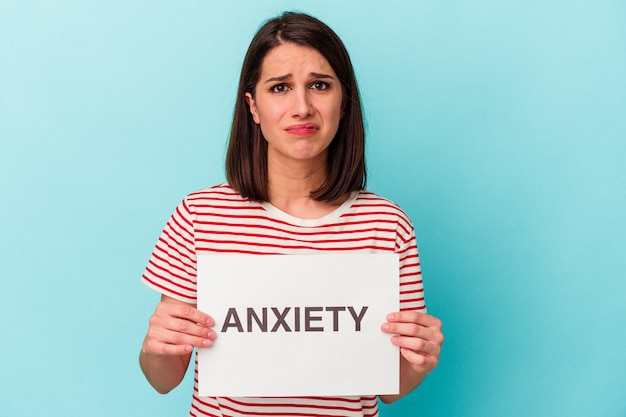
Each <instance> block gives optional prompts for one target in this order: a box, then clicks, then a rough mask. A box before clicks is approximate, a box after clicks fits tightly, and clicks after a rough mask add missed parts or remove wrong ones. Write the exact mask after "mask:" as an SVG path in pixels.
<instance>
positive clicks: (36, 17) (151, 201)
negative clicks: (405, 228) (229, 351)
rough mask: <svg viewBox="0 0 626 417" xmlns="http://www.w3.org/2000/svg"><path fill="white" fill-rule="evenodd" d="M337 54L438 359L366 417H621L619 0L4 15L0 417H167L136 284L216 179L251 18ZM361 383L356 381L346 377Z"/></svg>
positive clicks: (625, 138)
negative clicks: (195, 196) (359, 98)
mask: <svg viewBox="0 0 626 417" xmlns="http://www.w3.org/2000/svg"><path fill="white" fill-rule="evenodd" d="M288 9H289V10H294V9H295V10H300V11H305V12H308V13H311V14H313V15H315V16H317V17H319V18H320V19H322V20H324V21H325V22H327V23H328V24H329V25H330V26H331V27H333V28H334V29H335V30H336V31H337V32H338V34H339V35H340V36H341V37H342V38H343V40H344V41H345V43H346V45H347V47H348V49H349V51H350V53H351V56H352V59H353V63H354V65H355V68H356V71H357V77H358V81H359V83H360V87H361V90H362V95H363V102H364V107H365V113H366V118H367V127H368V130H367V131H368V150H367V158H368V164H369V174H370V175H369V184H368V185H369V188H370V189H371V190H372V191H375V192H377V193H379V194H382V195H384V196H386V197H388V198H391V199H392V200H395V201H396V202H397V203H399V204H400V205H401V206H402V207H403V208H404V209H405V210H406V211H407V212H408V213H409V215H410V216H411V217H412V219H413V222H414V224H415V229H416V232H417V237H418V245H419V247H420V251H421V257H422V265H423V271H424V278H425V285H426V292H427V302H428V305H429V310H430V312H431V313H433V314H435V315H437V316H438V317H440V318H441V319H442V320H443V322H444V329H445V334H446V337H447V339H446V342H445V344H444V350H443V353H442V356H441V363H440V366H439V367H438V368H437V369H436V370H435V371H434V373H433V374H432V375H431V376H430V377H429V378H428V379H427V381H426V382H425V383H424V384H423V385H422V387H420V388H419V389H418V390H417V391H416V392H414V393H413V394H411V395H410V396H409V397H407V398H405V399H404V400H402V401H401V402H399V403H397V404H394V405H392V406H386V407H383V408H382V415H383V416H444V417H447V416H459V417H461V416H462V417H485V416H489V417H490V416H510V417H528V416H533V417H541V416H550V417H554V416H557V417H560V416H567V417H586V416H605V417H623V416H626V395H625V394H624V393H625V392H626V355H624V345H625V344H626V307H625V305H624V296H625V295H626V279H625V271H626V261H625V260H626V254H625V252H626V220H625V217H626V191H625V190H626V168H625V167H626V81H625V80H626V5H625V3H624V2H622V1H618V0H614V1H610V0H596V1H576V0H574V1H565V0H562V1H551V0H544V1H534V0H531V1H506V2H505V1H499V0H483V1H471V2H470V1H445V0H443V1H426V0H418V1H405V2H400V1H393V0H388V1H384V2H376V1H372V2H367V3H366V2H363V1H357V0H351V1H341V2H339V1H330V0H327V1H315V2H312V1H311V2H305V1H274V2H268V1H266V2H262V1H253V0H246V1H243V0H241V1H231V2H213V1H209V0H183V1H171V2H164V1H156V2H155V1H146V0H139V1H132V2H128V1H119V0H111V1H82V0H81V1H79V0H58V1H30V0H20V1H18V0H1V1H0V139H1V142H0V187H1V188H0V191H1V192H0V198H1V201H2V204H1V205H0V257H1V258H0V279H1V281H0V282H1V284H2V286H1V288H2V293H1V294H2V296H1V297H2V301H1V302H0V334H1V336H0V337H1V338H2V339H1V341H2V343H1V344H0V415H1V416H3V417H4V416H7V417H32V416H47V417H48V416H49V417H57V416H59V417H68V416H69V417H73V416H82V415H89V416H93V417H109V416H116V417H117V416H151V417H159V416H174V415H179V416H182V415H186V414H187V411H188V405H189V400H190V395H191V380H190V379H189V378H187V379H186V380H185V381H184V383H183V384H182V386H181V387H179V388H177V389H176V390H175V391H174V392H172V393H171V394H169V395H167V396H160V395H158V394H156V393H155V392H154V391H153V390H152V389H151V388H150V387H149V385H148V384H147V382H146V381H145V380H144V378H143V375H142V374H141V372H140V370H139V367H138V364H137V357H138V353H139V349H140V345H141V341H142V339H143V337H144V334H145V331H146V329H147V321H148V317H149V315H150V314H151V313H152V311H153V308H154V305H155V303H156V302H157V300H158V295H157V294H155V293H154V292H152V291H151V290H149V289H147V288H146V287H144V286H143V285H142V284H141V283H140V281H139V278H140V275H141V273H142V270H143V268H144V267H145V264H146V262H147V260H148V257H149V254H150V252H151V250H152V248H153V245H154V244H155V242H156V239H157V236H158V234H159V233H160V231H161V229H162V227H163V225H164V224H165V221H166V220H167V218H168V217H169V215H170V213H171V211H172V210H173V209H174V207H175V206H176V204H177V203H178V202H179V201H180V199H181V198H183V197H184V195H186V194H187V193H189V192H192V191H195V190H197V189H199V188H202V187H205V186H208V185H212V184H214V183H218V182H221V181H223V179H224V174H223V159H224V154H225V147H226V139H227V135H228V129H229V124H230V120H231V116H232V108H233V104H234V98H235V97H234V96H235V92H236V84H237V78H238V74H239V70H240V65H241V62H242V60H243V55H244V53H245V50H246V48H247V45H248V43H249V41H250V39H251V38H252V36H253V34H254V32H255V31H256V29H257V28H258V27H259V25H260V24H261V23H262V21H264V20H265V19H267V18H269V17H273V16H274V15H276V14H278V13H279V12H281V11H283V10H288ZM363 366H367V364H363Z"/></svg>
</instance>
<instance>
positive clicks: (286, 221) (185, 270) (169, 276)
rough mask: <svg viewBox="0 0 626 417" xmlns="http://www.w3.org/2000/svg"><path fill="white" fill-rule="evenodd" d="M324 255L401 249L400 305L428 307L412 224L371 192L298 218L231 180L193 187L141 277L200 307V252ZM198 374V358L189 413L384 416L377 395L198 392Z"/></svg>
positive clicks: (420, 309) (165, 231)
mask: <svg viewBox="0 0 626 417" xmlns="http://www.w3.org/2000/svg"><path fill="white" fill-rule="evenodd" d="M325 252H338V253H389V252H392V253H397V254H399V258H400V275H399V276H400V294H399V297H400V309H401V310H415V311H421V312H425V311H426V307H425V304H424V293H423V287H422V277H421V271H420V262H419V256H418V253H417V246H416V243H415V235H414V231H413V226H412V224H411V221H410V220H409V218H408V216H407V215H406V214H405V213H404V212H403V211H402V209H400V208H399V207H398V206H397V205H396V204H394V203H392V202H390V201H389V200H386V199H384V198H382V197H379V196H377V195H376V194H373V193H371V192H369V191H360V192H358V193H357V192H355V193H353V194H352V195H351V197H350V198H349V199H348V200H347V201H346V202H345V203H343V204H342V205H341V206H339V207H338V208H337V209H336V210H334V211H333V212H332V213H330V214H328V215H326V216H324V217H321V218H318V219H299V218H296V217H293V216H291V215H289V214H287V213H285V212H283V211H281V210H279V209H277V208H276V207H274V206H272V205H271V204H268V203H258V202H253V201H250V200H248V199H246V198H243V197H241V195H239V193H237V192H236V191H235V190H233V189H232V188H231V187H230V186H229V185H228V184H221V185H217V186H214V187H211V188H207V189H204V190H201V191H198V192H195V193H193V194H190V195H189V196H187V198H185V199H184V200H183V201H182V202H181V203H180V204H179V206H178V207H177V208H176V210H175V211H174V213H173V214H172V216H171V218H170V220H169V221H168V223H167V225H166V226H165V229H164V230H163V232H162V234H161V236H160V237H159V240H158V242H157V244H156V248H155V249H154V252H153V253H152V256H151V257H150V260H149V262H148V266H147V267H146V270H145V272H144V274H143V277H142V280H143V282H144V283H146V284H147V285H148V286H150V287H151V288H153V289H155V290H157V291H159V292H160V293H162V294H165V295H167V296H169V297H172V298H176V299H178V300H181V301H185V302H188V303H191V304H196V255H197V254H198V253H241V254H259V255H262V254H316V253H318V254H319V253H325ZM209 313H210V312H209ZM197 372H198V371H197V359H196V378H195V384H194V393H193V399H192V404H191V410H190V415H191V416H198V417H199V416H302V417H304V416H311V417H312V416H377V415H378V399H377V397H376V396H364V397H288V398H267V397H263V398H249V397H246V398H230V397H218V398H213V397H200V396H198V378H197Z"/></svg>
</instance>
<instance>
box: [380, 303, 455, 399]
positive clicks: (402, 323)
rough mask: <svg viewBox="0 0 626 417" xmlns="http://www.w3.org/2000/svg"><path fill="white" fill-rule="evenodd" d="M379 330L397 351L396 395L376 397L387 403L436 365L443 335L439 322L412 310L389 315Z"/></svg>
mask: <svg viewBox="0 0 626 417" xmlns="http://www.w3.org/2000/svg"><path fill="white" fill-rule="evenodd" d="M381 329H382V331H383V332H385V333H390V334H394V336H392V337H391V343H393V344H394V345H396V346H398V347H399V348H400V393H399V394H398V395H381V396H380V399H381V401H382V402H384V403H386V404H389V403H392V402H394V401H397V400H399V399H400V398H402V397H403V396H405V395H406V394H408V393H409V392H411V391H413V390H414V389H415V388H416V387H417V386H418V385H420V384H421V383H422V381H423V380H424V378H425V377H426V375H428V374H429V373H430V371H432V370H433V369H434V368H435V367H436V366H437V363H438V361H439V353H440V352H441V344H442V343H443V333H442V332H441V321H440V320H439V319H437V318H436V317H433V316H429V315H428V314H424V313H418V312H415V311H404V312H397V313H392V314H389V315H388V316H387V322H386V323H384V324H383V325H382V327H381Z"/></svg>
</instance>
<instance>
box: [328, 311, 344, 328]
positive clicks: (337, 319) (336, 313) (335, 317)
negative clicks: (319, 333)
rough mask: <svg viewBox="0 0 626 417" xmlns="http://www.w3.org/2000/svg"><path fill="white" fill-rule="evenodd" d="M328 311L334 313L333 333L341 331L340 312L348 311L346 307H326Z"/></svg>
mask: <svg viewBox="0 0 626 417" xmlns="http://www.w3.org/2000/svg"><path fill="white" fill-rule="evenodd" d="M326 311H332V312H333V332H338V331H339V312H340V311H346V308H345V307H326Z"/></svg>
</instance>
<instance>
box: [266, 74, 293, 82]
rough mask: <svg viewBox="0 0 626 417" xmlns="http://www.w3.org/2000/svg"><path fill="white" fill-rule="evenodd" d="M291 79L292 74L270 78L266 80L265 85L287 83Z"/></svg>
mask: <svg viewBox="0 0 626 417" xmlns="http://www.w3.org/2000/svg"><path fill="white" fill-rule="evenodd" d="M290 78H291V74H285V75H279V76H278V77H272V78H268V79H267V80H265V82H264V84H267V83H275V82H280V81H287V80H288V79H290Z"/></svg>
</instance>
